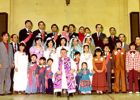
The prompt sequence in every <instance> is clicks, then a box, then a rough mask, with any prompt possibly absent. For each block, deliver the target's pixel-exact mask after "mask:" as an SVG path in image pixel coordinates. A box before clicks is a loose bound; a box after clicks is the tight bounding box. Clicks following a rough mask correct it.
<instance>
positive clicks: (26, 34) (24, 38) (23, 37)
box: [19, 20, 33, 54]
mask: <svg viewBox="0 0 140 100" xmlns="http://www.w3.org/2000/svg"><path fill="white" fill-rule="evenodd" d="M32 27H33V24H32V22H31V20H26V21H25V28H23V29H21V30H20V31H19V42H23V43H25V44H26V52H27V54H29V49H30V47H31V46H32V44H33V36H32V35H33V34H32V31H31V30H32Z"/></svg>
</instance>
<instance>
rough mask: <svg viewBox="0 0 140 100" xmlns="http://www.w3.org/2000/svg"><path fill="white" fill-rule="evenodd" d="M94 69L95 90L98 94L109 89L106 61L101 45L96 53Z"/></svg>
mask: <svg viewBox="0 0 140 100" xmlns="http://www.w3.org/2000/svg"><path fill="white" fill-rule="evenodd" d="M93 70H94V72H95V73H94V75H93V81H92V86H93V90H94V91H96V92H97V94H103V92H106V91H107V80H106V63H105V59H104V57H103V52H102V49H101V48H100V47H97V48H96V50H95V53H94V58H93Z"/></svg>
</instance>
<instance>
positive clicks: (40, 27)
mask: <svg viewBox="0 0 140 100" xmlns="http://www.w3.org/2000/svg"><path fill="white" fill-rule="evenodd" d="M45 28H46V25H45V23H44V22H43V21H39V22H38V29H37V30H35V31H34V32H33V39H35V38H36V37H41V38H42V41H43V42H44V43H45V41H46V39H47V32H45Z"/></svg>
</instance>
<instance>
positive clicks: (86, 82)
mask: <svg viewBox="0 0 140 100" xmlns="http://www.w3.org/2000/svg"><path fill="white" fill-rule="evenodd" d="M92 75H93V73H92V72H90V70H89V69H88V65H87V63H86V62H83V63H82V67H81V70H80V72H79V76H81V79H80V84H79V91H80V92H81V93H82V94H91V90H92V86H91V82H90V77H89V76H92Z"/></svg>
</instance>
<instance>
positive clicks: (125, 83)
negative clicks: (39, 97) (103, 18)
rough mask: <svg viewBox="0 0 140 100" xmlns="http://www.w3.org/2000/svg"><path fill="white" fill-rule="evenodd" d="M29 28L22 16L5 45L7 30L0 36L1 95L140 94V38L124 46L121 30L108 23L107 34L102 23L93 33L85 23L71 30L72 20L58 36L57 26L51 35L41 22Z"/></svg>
mask: <svg viewBox="0 0 140 100" xmlns="http://www.w3.org/2000/svg"><path fill="white" fill-rule="evenodd" d="M32 27H33V24H32V22H31V20H26V21H25V28H24V29H22V30H20V31H19V34H18V35H17V34H12V35H11V42H10V43H9V42H8V40H9V34H8V33H7V32H3V33H2V34H1V36H2V42H0V95H5V94H11V93H13V92H14V93H20V94H21V93H26V94H36V93H43V94H46V93H47V94H56V95H57V96H61V95H62V94H68V95H69V96H73V95H74V93H80V94H91V93H92V92H96V93H97V94H103V93H112V92H115V93H119V92H123V93H126V92H129V93H133V92H135V93H139V83H138V79H139V77H140V76H139V72H140V53H139V52H140V37H136V40H135V41H133V42H132V43H130V44H129V45H128V44H127V43H126V42H125V41H126V36H125V34H122V33H121V34H119V36H116V29H115V28H114V27H110V28H109V32H110V36H109V37H107V36H106V34H104V33H103V26H102V25H101V24H97V25H96V26H95V29H96V33H93V34H91V31H90V29H89V28H88V27H84V26H81V27H80V28H79V32H78V33H76V27H75V25H74V24H70V25H64V26H63V29H62V32H61V34H59V28H58V26H57V25H56V24H52V26H51V30H52V33H47V32H46V31H45V27H46V25H45V23H44V22H43V21H40V22H38V29H37V30H35V31H33V32H32ZM18 37H19V38H18ZM112 74H114V77H115V78H114V82H112Z"/></svg>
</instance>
